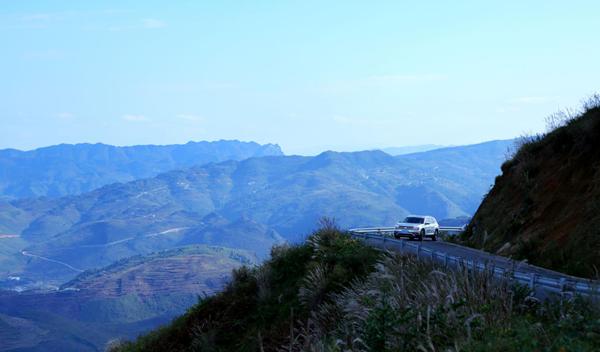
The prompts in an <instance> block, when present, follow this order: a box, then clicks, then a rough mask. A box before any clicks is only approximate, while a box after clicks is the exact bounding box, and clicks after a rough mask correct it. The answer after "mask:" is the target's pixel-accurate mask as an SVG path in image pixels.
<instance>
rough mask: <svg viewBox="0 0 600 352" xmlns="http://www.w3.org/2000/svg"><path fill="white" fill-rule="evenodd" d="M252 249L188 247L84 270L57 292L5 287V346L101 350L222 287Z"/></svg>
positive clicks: (0, 307)
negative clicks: (117, 339)
mask: <svg viewBox="0 0 600 352" xmlns="http://www.w3.org/2000/svg"><path fill="white" fill-rule="evenodd" d="M254 263H256V258H255V257H254V256H252V255H251V254H250V253H247V252H244V251H240V250H232V249H228V248H222V247H207V246H187V247H182V248H177V249H173V250H169V251H164V252H159V253H154V254H151V255H148V256H137V257H134V258H128V259H124V260H121V261H119V262H117V263H115V264H113V265H110V266H109V267H106V268H102V269H98V270H94V271H89V272H85V273H83V274H81V275H79V276H78V277H77V278H76V279H74V280H73V281H71V282H69V283H67V284H65V285H63V286H62V287H61V289H60V290H59V291H56V292H47V293H40V292H23V293H20V294H17V293H12V292H6V291H4V292H3V291H0V337H1V338H2V339H1V340H0V341H2V343H1V344H0V351H11V350H18V351H33V350H44V351H97V350H103V348H104V345H105V344H106V343H107V342H108V341H109V340H110V339H113V338H133V337H135V336H137V335H138V334H139V333H141V332H143V331H147V330H148V329H152V328H155V327H157V326H158V325H160V324H164V323H166V322H168V321H169V320H170V319H171V318H172V317H174V316H176V315H178V314H181V313H183V312H184V311H185V310H186V309H187V308H188V307H189V306H191V305H192V304H194V303H196V302H197V299H198V296H203V295H212V294H214V293H215V292H217V291H220V290H221V289H222V287H223V286H224V285H225V284H226V282H227V281H228V280H229V277H230V273H231V270H233V269H235V268H237V267H239V266H240V265H243V264H249V265H252V264H254Z"/></svg>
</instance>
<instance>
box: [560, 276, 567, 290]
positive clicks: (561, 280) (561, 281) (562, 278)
mask: <svg viewBox="0 0 600 352" xmlns="http://www.w3.org/2000/svg"><path fill="white" fill-rule="evenodd" d="M565 281H566V280H565V278H564V277H561V278H560V281H559V284H560V293H561V294H562V293H564V292H565V286H566V285H565Z"/></svg>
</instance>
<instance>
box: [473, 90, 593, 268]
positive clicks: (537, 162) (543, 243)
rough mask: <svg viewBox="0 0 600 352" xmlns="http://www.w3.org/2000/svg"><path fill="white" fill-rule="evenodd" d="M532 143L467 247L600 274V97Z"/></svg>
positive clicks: (476, 222) (554, 120)
mask: <svg viewBox="0 0 600 352" xmlns="http://www.w3.org/2000/svg"><path fill="white" fill-rule="evenodd" d="M548 123H549V127H550V131H549V132H548V133H546V134H544V135H538V136H534V137H529V138H526V139H524V140H523V141H522V143H521V146H520V148H519V149H518V151H517V152H516V154H515V155H514V157H513V158H511V159H510V160H508V161H506V162H505V163H504V164H503V165H502V172H503V174H502V175H501V176H499V177H497V178H496V182H495V185H494V187H493V189H492V190H491V191H490V192H489V194H488V195H487V196H486V198H485V199H484V201H483V203H482V204H481V206H480V207H479V209H478V211H477V213H476V214H475V216H474V218H473V221H472V222H471V224H470V226H469V227H468V228H467V231H466V232H465V234H463V236H462V237H461V240H462V243H464V244H467V245H470V246H473V247H477V248H482V249H485V250H488V251H493V252H498V253H499V254H503V255H507V256H511V257H513V258H515V259H519V260H522V259H527V260H528V261H529V262H530V263H533V264H535V265H539V266H543V267H547V268H550V269H554V270H559V271H562V272H565V273H569V274H573V275H577V276H583V277H597V276H598V272H599V270H600V96H597V95H596V96H594V97H592V98H591V99H590V100H588V101H587V102H586V103H585V104H584V107H583V109H582V111H581V112H578V113H572V112H571V113H560V114H556V115H553V116H552V117H550V118H549V119H548Z"/></svg>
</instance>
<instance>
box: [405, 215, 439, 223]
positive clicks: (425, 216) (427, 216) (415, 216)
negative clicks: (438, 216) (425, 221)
mask: <svg viewBox="0 0 600 352" xmlns="http://www.w3.org/2000/svg"><path fill="white" fill-rule="evenodd" d="M406 217H407V218H432V219H435V216H431V215H414V214H411V215H407V216H406ZM436 221H437V220H436Z"/></svg>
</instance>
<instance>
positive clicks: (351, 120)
mask: <svg viewBox="0 0 600 352" xmlns="http://www.w3.org/2000/svg"><path fill="white" fill-rule="evenodd" d="M332 120H333V121H334V122H335V123H337V124H340V125H352V126H375V125H377V126H389V125H394V124H395V123H396V122H397V121H395V120H393V119H381V118H360V117H358V118H357V117H349V116H344V115H333V116H332Z"/></svg>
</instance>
